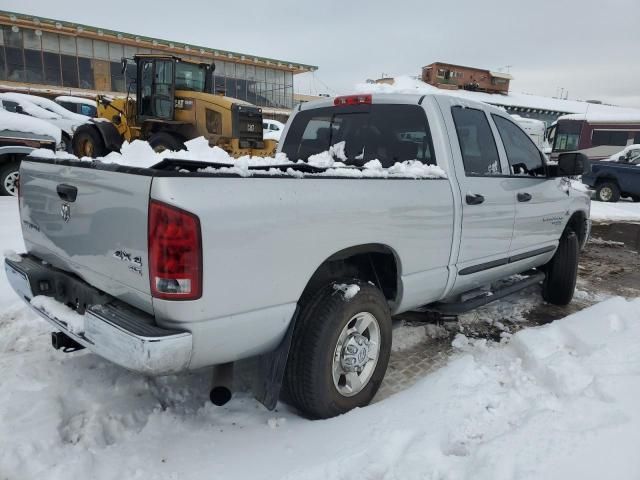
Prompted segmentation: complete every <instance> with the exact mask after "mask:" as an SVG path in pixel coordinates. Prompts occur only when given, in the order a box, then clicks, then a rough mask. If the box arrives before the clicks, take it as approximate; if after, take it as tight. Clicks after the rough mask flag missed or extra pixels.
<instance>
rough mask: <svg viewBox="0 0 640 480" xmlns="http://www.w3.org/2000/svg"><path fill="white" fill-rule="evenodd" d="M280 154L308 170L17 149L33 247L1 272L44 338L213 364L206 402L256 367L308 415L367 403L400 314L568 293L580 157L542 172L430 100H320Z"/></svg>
mask: <svg viewBox="0 0 640 480" xmlns="http://www.w3.org/2000/svg"><path fill="white" fill-rule="evenodd" d="M418 132H421V134H418ZM279 150H280V151H281V152H284V153H286V154H287V156H288V158H289V159H291V160H294V161H295V160H298V159H300V160H302V162H294V163H289V164H286V165H284V166H281V167H277V166H274V164H273V162H270V161H269V162H265V166H263V167H260V166H255V167H250V168H252V170H251V172H250V173H251V175H250V176H249V177H248V178H245V176H243V174H242V172H239V173H234V172H238V167H235V169H233V168H222V169H221V168H220V165H219V164H205V165H208V166H209V167H210V168H202V165H203V164H202V163H198V162H193V161H186V160H165V161H164V162H162V163H161V164H158V165H155V166H154V167H152V168H135V167H131V166H122V167H119V166H117V165H113V164H101V163H100V162H81V161H66V160H65V161H64V162H51V161H50V160H46V159H40V160H39V159H32V158H30V159H29V161H26V162H23V164H22V168H21V176H22V180H21V188H20V204H21V207H22V208H21V222H22V224H23V225H25V227H24V228H23V236H24V240H25V245H26V250H27V252H26V253H25V254H22V255H21V258H20V261H16V259H15V258H14V259H6V260H5V265H6V271H7V277H8V278H9V281H10V282H11V284H12V286H13V288H14V289H15V290H16V292H17V293H18V294H19V296H20V298H22V299H24V300H25V301H26V302H27V303H28V304H29V305H30V306H31V307H32V308H33V309H34V310H35V311H36V312H37V313H38V314H39V315H41V316H42V317H43V318H45V319H46V320H47V321H48V322H50V323H51V325H52V326H53V328H54V329H55V330H56V333H54V334H53V336H52V342H53V344H54V346H55V347H56V348H63V349H65V350H73V349H78V348H84V347H86V348H88V349H89V350H91V351H93V352H94V353H96V354H98V355H101V356H103V357H104V358H106V359H109V360H111V361H113V362H115V363H117V364H119V365H121V366H123V367H125V368H128V369H131V370H134V371H137V372H142V373H144V374H145V375H162V374H173V373H178V372H182V371H185V370H195V369H200V368H202V367H207V366H212V365H214V366H216V367H215V368H216V370H215V371H216V374H215V375H216V376H215V379H216V380H214V384H213V388H212V389H211V400H212V401H213V402H214V403H216V404H221V403H224V402H225V401H226V400H228V398H229V396H230V394H231V393H230V387H229V385H230V379H231V377H232V372H233V363H235V362H237V361H240V360H242V359H249V358H253V359H254V360H257V361H256V362H255V364H256V375H257V378H258V379H260V381H258V382H256V384H257V385H258V386H259V388H258V397H259V398H260V400H261V401H263V402H264V403H265V405H267V406H268V407H269V408H274V407H275V405H276V401H277V399H278V397H279V392H280V385H281V384H282V383H283V382H284V385H285V388H286V392H287V395H286V397H287V399H288V401H290V402H291V403H292V404H293V405H295V406H296V407H297V408H298V409H299V410H300V411H301V412H303V413H304V414H305V415H307V416H309V417H312V418H325V417H331V416H335V415H338V414H341V413H344V412H346V411H348V410H350V409H352V408H354V407H360V406H364V405H367V404H368V403H369V402H370V401H371V399H372V398H373V396H374V395H375V393H376V391H377V390H378V387H379V386H380V383H381V382H382V379H383V377H384V374H385V370H386V368H387V363H388V361H389V354H390V351H391V340H392V335H391V316H392V315H394V314H398V313H401V312H405V311H408V310H414V309H429V310H434V311H439V312H445V313H450V314H451V313H459V312H462V311H466V310H468V309H470V308H474V307H477V306H479V305H482V304H485V303H488V302H490V301H491V300H493V299H497V298H500V297H502V296H505V295H507V294H509V293H512V292H514V291H516V290H519V289H523V288H525V287H528V286H531V285H538V284H541V290H542V296H543V298H544V299H545V300H546V301H548V302H551V303H554V304H559V305H564V304H567V303H569V302H570V301H571V298H572V296H573V292H574V288H575V284H576V275H577V268H578V259H579V251H580V246H581V245H584V243H585V242H586V240H587V237H588V232H589V205H590V203H589V202H590V201H589V197H588V195H587V194H586V192H584V191H580V190H578V189H573V188H571V187H570V183H569V182H568V181H567V179H566V178H562V177H566V176H573V175H577V174H582V173H583V172H584V167H585V163H584V161H585V158H584V155H581V154H576V153H569V154H564V155H561V156H560V157H559V159H558V164H557V165H547V163H546V158H545V156H544V155H543V153H542V152H541V151H540V150H539V149H538V148H537V147H536V146H535V144H534V143H533V142H532V140H531V138H529V136H528V135H527V134H526V133H525V132H524V131H523V130H522V129H521V128H520V127H519V126H518V125H517V124H516V123H514V122H513V121H512V119H511V118H510V117H509V115H508V114H506V113H505V112H502V111H500V110H498V109H496V108H494V107H491V106H489V105H487V104H482V103H475V102H472V101H469V100H462V99H458V98H456V97H452V96H443V95H437V94H430V95H385V94H380V95H373V96H371V95H356V96H349V97H338V98H336V99H335V100H334V99H327V100H320V101H317V102H309V103H305V104H303V105H301V107H299V108H298V109H296V111H295V112H294V114H293V116H292V117H291V119H290V120H289V124H288V127H287V134H286V135H285V137H284V138H283V141H282V142H281V143H280V147H279ZM332 155H333V156H334V157H337V158H339V159H340V164H339V165H346V166H342V167H340V168H335V167H334V166H332V162H331V161H330V160H331V156H332ZM319 159H320V160H319ZM323 159H324V160H323ZM403 162H404V163H403ZM194 164H195V165H194ZM278 169H279V170H280V172H279V173H278V172H277V170H278ZM416 172H431V173H430V174H426V175H422V174H419V173H416ZM292 176H293V177H296V179H295V180H291V178H292ZM42 260H44V261H45V262H43V261H42ZM515 274H522V276H520V277H517V278H515V279H512V280H514V282H513V283H509V284H508V286H507V284H506V282H502V283H503V286H502V287H501V288H494V289H493V290H492V291H491V292H489V293H488V292H487V291H485V290H483V289H480V287H483V286H485V285H489V284H492V283H494V282H496V281H498V280H500V279H504V278H507V277H510V276H513V275H515ZM471 292H475V293H474V294H473V295H472V294H471ZM463 294H464V297H463ZM63 305H67V306H69V305H70V306H72V307H73V309H74V310H75V314H74V312H73V311H71V310H70V309H69V310H67V311H65V310H64V309H63V308H62V307H63ZM65 312H70V313H65Z"/></svg>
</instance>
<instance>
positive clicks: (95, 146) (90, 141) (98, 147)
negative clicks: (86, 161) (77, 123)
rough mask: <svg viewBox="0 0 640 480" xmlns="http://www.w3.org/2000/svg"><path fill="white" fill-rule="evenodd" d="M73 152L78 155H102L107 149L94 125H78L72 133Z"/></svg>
mask: <svg viewBox="0 0 640 480" xmlns="http://www.w3.org/2000/svg"><path fill="white" fill-rule="evenodd" d="M72 144H73V154H74V155H75V156H76V157H78V158H82V157H90V158H97V157H104V156H105V155H106V154H107V153H108V151H107V148H106V147H105V145H104V141H103V140H102V136H101V135H100V132H98V130H97V129H96V128H95V127H92V126H86V127H83V126H81V127H79V128H78V129H77V130H76V132H75V134H74V135H73V141H72Z"/></svg>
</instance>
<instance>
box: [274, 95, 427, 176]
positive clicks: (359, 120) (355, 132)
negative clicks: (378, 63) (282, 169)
mask: <svg viewBox="0 0 640 480" xmlns="http://www.w3.org/2000/svg"><path fill="white" fill-rule="evenodd" d="M340 142H345V155H346V156H347V161H346V162H345V163H347V164H348V165H354V166H362V165H364V164H365V163H366V162H368V161H369V160H375V159H377V160H380V163H382V166H383V167H390V166H392V165H393V164H395V163H396V162H402V161H405V160H418V161H420V162H422V163H425V164H433V165H435V163H436V162H435V155H434V152H433V142H432V140H431V133H430V131H429V125H428V123H427V117H426V115H425V113H424V110H423V109H422V108H421V107H419V106H417V105H385V104H382V105H376V104H374V105H363V106H356V107H327V108H318V109H315V110H307V111H303V112H300V113H299V114H297V115H296V116H295V118H294V119H293V122H292V123H291V126H290V127H289V132H288V133H287V136H286V138H285V141H284V145H283V146H282V151H283V152H284V153H286V154H287V156H288V157H289V159H291V160H294V161H295V160H307V159H308V158H309V157H310V156H311V155H315V154H317V153H321V152H324V151H326V150H329V147H330V146H332V145H335V144H336V143H340Z"/></svg>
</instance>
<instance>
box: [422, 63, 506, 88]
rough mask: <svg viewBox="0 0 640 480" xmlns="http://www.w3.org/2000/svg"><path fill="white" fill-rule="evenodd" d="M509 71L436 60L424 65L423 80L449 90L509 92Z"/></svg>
mask: <svg viewBox="0 0 640 480" xmlns="http://www.w3.org/2000/svg"><path fill="white" fill-rule="evenodd" d="M512 79H513V77H512V76H511V75H509V74H508V73H501V72H492V71H489V70H484V69H482V68H473V67H465V66H462V65H453V64H451V63H442V62H436V63H432V64H431V65H427V66H426V67H422V81H423V82H425V83H428V84H430V85H433V86H434V87H438V88H445V89H448V90H457V89H460V88H462V89H465V90H472V91H478V92H487V93H503V94H506V93H508V92H509V81H510V80H512Z"/></svg>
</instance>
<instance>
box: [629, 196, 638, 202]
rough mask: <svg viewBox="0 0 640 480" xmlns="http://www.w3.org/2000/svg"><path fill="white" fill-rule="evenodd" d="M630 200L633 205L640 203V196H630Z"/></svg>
mask: <svg viewBox="0 0 640 480" xmlns="http://www.w3.org/2000/svg"><path fill="white" fill-rule="evenodd" d="M631 200H633V201H634V202H635V203H640V195H631Z"/></svg>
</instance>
